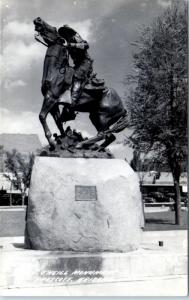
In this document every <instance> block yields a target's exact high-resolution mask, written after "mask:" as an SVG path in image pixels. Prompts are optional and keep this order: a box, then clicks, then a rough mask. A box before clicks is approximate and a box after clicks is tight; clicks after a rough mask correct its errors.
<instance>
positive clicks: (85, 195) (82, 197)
mask: <svg viewBox="0 0 189 300" xmlns="http://www.w3.org/2000/svg"><path fill="white" fill-rule="evenodd" d="M96 200H97V190H96V186H95V185H91V186H89V185H76V186H75V201H96Z"/></svg>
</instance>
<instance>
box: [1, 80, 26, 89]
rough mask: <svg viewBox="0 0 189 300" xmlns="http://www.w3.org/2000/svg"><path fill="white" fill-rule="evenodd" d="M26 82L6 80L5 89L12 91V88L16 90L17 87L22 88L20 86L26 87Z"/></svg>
mask: <svg viewBox="0 0 189 300" xmlns="http://www.w3.org/2000/svg"><path fill="white" fill-rule="evenodd" d="M26 85H27V84H26V82H24V81H23V80H21V79H18V80H13V81H12V80H9V79H8V80H6V81H5V89H9V90H10V89H12V88H15V87H20V86H26Z"/></svg>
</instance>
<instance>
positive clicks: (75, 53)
mask: <svg viewBox="0 0 189 300" xmlns="http://www.w3.org/2000/svg"><path fill="white" fill-rule="evenodd" d="M58 33H59V35H60V36H61V37H63V38H64V39H65V40H66V42H67V49H68V52H69V55H70V57H71V58H72V60H73V63H74V76H73V81H72V87H71V99H72V103H71V108H74V106H75V104H77V102H78V100H79V98H80V96H81V93H82V89H83V86H84V85H85V83H86V82H87V79H88V78H89V76H90V75H91V74H92V72H93V60H92V59H91V58H90V56H89V54H88V51H87V49H88V48H89V45H88V43H87V42H86V41H85V40H83V39H82V38H81V36H80V35H79V34H78V33H77V32H76V31H75V30H74V29H72V28H71V27H69V26H68V25H64V26H62V27H60V28H59V29H58Z"/></svg>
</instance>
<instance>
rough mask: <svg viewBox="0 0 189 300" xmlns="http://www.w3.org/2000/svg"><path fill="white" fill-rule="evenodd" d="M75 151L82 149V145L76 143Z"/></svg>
mask: <svg viewBox="0 0 189 300" xmlns="http://www.w3.org/2000/svg"><path fill="white" fill-rule="evenodd" d="M75 148H76V149H82V148H83V143H78V144H77V145H76V146H75Z"/></svg>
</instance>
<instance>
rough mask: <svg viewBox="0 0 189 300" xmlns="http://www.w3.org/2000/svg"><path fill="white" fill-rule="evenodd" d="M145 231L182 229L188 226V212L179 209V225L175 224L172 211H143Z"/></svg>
mask: <svg viewBox="0 0 189 300" xmlns="http://www.w3.org/2000/svg"><path fill="white" fill-rule="evenodd" d="M145 223H146V224H145V231H151V230H184V229H187V228H188V212H187V211H185V210H182V211H181V225H180V226H178V225H175V212H174V211H162V212H161V211H160V212H151V213H145Z"/></svg>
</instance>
